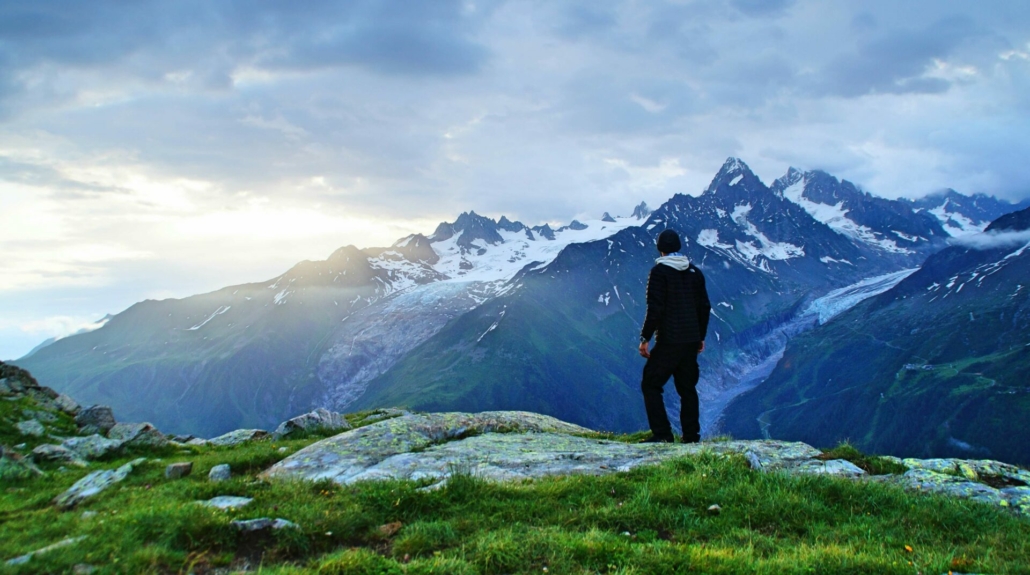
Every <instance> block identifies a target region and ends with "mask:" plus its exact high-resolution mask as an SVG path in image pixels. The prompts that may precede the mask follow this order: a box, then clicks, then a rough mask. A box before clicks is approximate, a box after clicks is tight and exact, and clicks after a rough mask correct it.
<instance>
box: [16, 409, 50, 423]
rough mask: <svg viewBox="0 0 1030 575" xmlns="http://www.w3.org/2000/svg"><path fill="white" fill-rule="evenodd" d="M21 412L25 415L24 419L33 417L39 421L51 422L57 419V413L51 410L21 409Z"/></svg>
mask: <svg viewBox="0 0 1030 575" xmlns="http://www.w3.org/2000/svg"><path fill="white" fill-rule="evenodd" d="M55 409H56V408H55ZM21 413H22V415H24V416H25V419H35V420H36V421H38V422H40V423H53V422H55V421H57V415H55V414H54V413H53V412H52V411H44V410H41V409H23V410H21Z"/></svg>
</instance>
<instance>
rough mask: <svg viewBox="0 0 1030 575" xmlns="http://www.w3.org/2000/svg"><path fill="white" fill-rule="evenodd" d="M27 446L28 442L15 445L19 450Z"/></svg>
mask: <svg viewBox="0 0 1030 575" xmlns="http://www.w3.org/2000/svg"><path fill="white" fill-rule="evenodd" d="M26 447H28V444H27V443H19V444H18V445H15V446H14V448H15V449H18V450H21V449H25V448H26Z"/></svg>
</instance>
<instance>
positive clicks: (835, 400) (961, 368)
mask: <svg viewBox="0 0 1030 575" xmlns="http://www.w3.org/2000/svg"><path fill="white" fill-rule="evenodd" d="M986 232H987V233H985V234H982V235H979V236H969V237H968V238H967V239H966V241H965V242H963V243H962V244H959V245H954V246H951V247H949V248H947V249H945V250H943V251H941V252H939V253H937V254H934V255H933V256H931V257H930V258H928V259H927V261H926V263H925V264H924V265H923V266H922V268H921V269H920V270H919V271H917V272H916V273H914V274H912V275H911V276H909V277H908V278H907V279H905V280H904V281H902V282H901V283H899V284H898V285H897V286H896V287H894V288H893V289H891V290H889V291H887V292H885V293H883V294H881V295H880V296H877V297H875V298H871V299H869V300H867V301H865V302H863V303H861V304H859V305H857V306H855V307H854V308H852V309H851V310H849V311H847V312H845V313H843V314H841V315H840V316H838V317H836V318H835V319H833V320H831V321H829V322H827V323H826V324H825V325H822V326H820V327H818V328H816V329H814V330H812V331H810V332H808V333H806V334H804V335H802V336H799V337H798V338H797V339H795V340H794V341H792V342H791V343H790V344H789V345H788V348H787V350H786V352H785V354H784V357H783V359H782V360H781V361H780V363H779V365H778V366H777V367H776V369H775V371H774V372H773V373H772V375H771V376H770V377H769V378H768V380H766V381H765V382H764V383H763V384H761V385H760V386H758V387H757V388H756V389H754V390H753V391H751V392H749V393H747V394H744V395H742V396H741V397H740V398H739V399H738V400H737V401H736V402H734V403H733V404H732V405H730V407H729V408H728V409H727V413H726V421H727V423H728V429H729V430H730V431H731V432H732V433H733V434H735V435H737V436H739V437H757V436H760V435H762V434H763V433H764V434H768V435H771V436H773V437H777V438H780V439H797V440H810V441H816V442H817V443H821V444H829V443H833V442H835V441H839V440H843V439H845V438H847V439H850V440H851V441H853V442H855V443H856V444H857V445H858V446H860V447H861V448H868V449H874V450H877V451H878V452H884V453H894V454H898V455H905V456H934V457H938V456H949V455H965V456H969V455H974V456H978V457H980V456H983V457H998V458H1002V459H1005V460H1007V461H1016V462H1021V463H1024V464H1026V463H1028V462H1030V445H1028V444H1027V443H1026V441H1025V437H1026V432H1027V427H1026V418H1027V416H1028V414H1030V381H1028V379H1027V375H1026V374H1027V373H1030V354H1028V352H1027V350H1028V346H1030V297H1028V292H1027V289H1028V286H1030V209H1027V210H1023V211H1020V212H1016V213H1012V214H1009V215H1006V216H1003V217H1001V218H999V219H997V220H995V221H994V222H993V223H992V224H990V225H989V226H988V227H987V230H986Z"/></svg>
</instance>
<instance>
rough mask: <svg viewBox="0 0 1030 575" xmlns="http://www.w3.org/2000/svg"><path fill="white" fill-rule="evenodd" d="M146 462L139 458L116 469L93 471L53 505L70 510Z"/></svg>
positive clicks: (60, 496) (58, 497)
mask: <svg viewBox="0 0 1030 575" xmlns="http://www.w3.org/2000/svg"><path fill="white" fill-rule="evenodd" d="M144 461H146V459H143V458H140V459H135V460H133V461H130V462H129V463H126V464H125V465H123V466H121V467H119V468H118V469H104V470H101V471H94V472H93V473H90V474H89V475H87V476H85V477H83V478H82V479H80V480H78V481H76V482H75V484H74V485H72V486H71V487H69V488H68V490H67V491H65V492H64V493H62V494H60V495H58V496H57V497H56V498H54V505H56V506H57V507H58V508H59V509H65V510H66V509H71V508H72V507H75V506H76V505H78V504H79V503H81V502H82V501H85V500H86V499H89V498H90V497H94V496H96V495H97V494H98V493H101V492H102V491H104V490H105V489H107V488H109V487H111V486H112V485H114V484H116V483H119V482H121V481H122V480H123V479H125V478H126V477H127V476H128V475H129V473H132V470H133V468H134V467H136V466H138V465H139V464H141V463H143V462H144Z"/></svg>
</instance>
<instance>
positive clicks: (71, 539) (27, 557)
mask: <svg viewBox="0 0 1030 575" xmlns="http://www.w3.org/2000/svg"><path fill="white" fill-rule="evenodd" d="M85 538H86V536H85V535H82V536H81V537H69V538H68V539H62V540H61V541H58V542H57V543H54V544H51V545H47V546H46V547H43V548H42V549H36V550H35V551H33V552H31V553H26V554H25V555H22V556H20V557H15V558H14V559H8V560H7V565H8V566H14V565H24V564H26V563H28V562H29V561H31V560H32V558H33V557H35V556H36V555H42V554H44V553H48V552H50V551H53V550H54V549H60V548H61V547H67V546H69V545H75V544H76V543H78V542H79V541H82V540H83V539H85Z"/></svg>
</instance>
